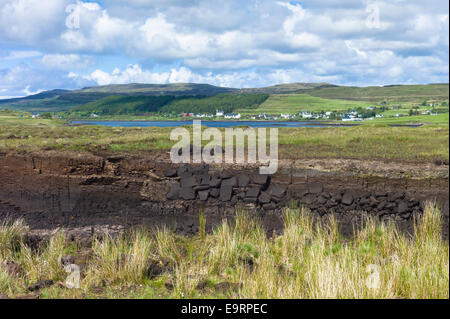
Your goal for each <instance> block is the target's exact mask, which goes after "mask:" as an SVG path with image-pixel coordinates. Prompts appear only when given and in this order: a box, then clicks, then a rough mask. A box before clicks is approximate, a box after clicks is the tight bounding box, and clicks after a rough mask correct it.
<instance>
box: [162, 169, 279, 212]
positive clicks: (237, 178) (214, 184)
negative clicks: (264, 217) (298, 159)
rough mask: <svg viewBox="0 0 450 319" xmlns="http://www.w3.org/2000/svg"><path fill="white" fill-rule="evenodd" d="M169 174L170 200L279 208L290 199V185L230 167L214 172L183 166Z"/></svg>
mask: <svg viewBox="0 0 450 319" xmlns="http://www.w3.org/2000/svg"><path fill="white" fill-rule="evenodd" d="M165 176H166V177H168V178H171V179H172V178H173V179H174V180H173V182H172V184H171V186H170V189H169V191H168V193H167V195H166V197H167V199H169V200H200V201H208V200H216V201H219V202H224V203H225V202H230V203H232V204H236V203H239V202H241V203H246V204H255V205H256V206H260V207H262V208H263V209H266V210H270V209H276V208H277V207H280V206H281V205H282V204H283V203H284V202H285V201H286V200H287V196H286V195H287V192H286V186H284V185H281V184H276V183H271V179H270V176H268V175H261V174H257V173H254V174H248V173H243V172H239V173H234V172H231V171H226V170H224V171H222V172H220V173H215V172H212V173H211V172H209V166H208V165H199V166H189V165H183V166H181V167H179V168H178V169H177V170H175V169H169V170H167V171H166V172H165Z"/></svg>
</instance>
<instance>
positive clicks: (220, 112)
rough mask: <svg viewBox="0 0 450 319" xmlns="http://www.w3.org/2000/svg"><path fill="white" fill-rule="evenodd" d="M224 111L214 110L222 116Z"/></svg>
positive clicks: (217, 114)
mask: <svg viewBox="0 0 450 319" xmlns="http://www.w3.org/2000/svg"><path fill="white" fill-rule="evenodd" d="M223 114H224V112H223V111H220V110H216V116H223Z"/></svg>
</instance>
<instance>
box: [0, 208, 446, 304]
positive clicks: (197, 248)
mask: <svg viewBox="0 0 450 319" xmlns="http://www.w3.org/2000/svg"><path fill="white" fill-rule="evenodd" d="M312 216H313V215H312V214H311V212H309V211H308V210H307V209H303V208H290V209H286V211H285V214H284V230H283V232H282V233H281V234H278V235H276V234H274V235H273V236H268V235H267V234H266V232H265V231H264V230H263V229H262V227H261V225H260V223H259V221H258V219H257V218H255V217H253V216H250V215H248V214H246V213H245V212H244V211H238V212H237V213H236V216H235V218H234V219H233V220H229V221H227V220H224V221H223V222H222V224H221V225H220V226H219V227H217V229H216V230H215V231H213V232H211V233H206V234H204V235H197V236H193V237H182V236H177V235H175V234H174V233H173V232H172V231H170V230H168V229H166V228H162V229H158V230H156V231H155V232H148V231H146V230H137V231H134V232H132V233H130V234H127V235H123V236H121V237H118V238H111V237H106V238H103V239H98V240H95V241H94V242H93V244H92V248H89V249H88V250H89V254H90V256H91V257H90V258H89V260H88V262H87V264H86V270H85V273H84V275H83V276H82V279H81V288H80V289H66V288H61V287H55V286H53V287H50V288H46V289H44V290H43V291H41V292H40V296H41V297H42V298H66V297H70V298H74V297H75V298H81V297H83V298H93V297H106V298H118V297H120V298H222V297H231V298H449V245H448V242H444V241H443V240H442V237H441V231H442V220H441V213H440V211H439V209H438V207H437V206H436V204H434V203H428V204H427V205H426V207H425V210H424V214H423V216H421V217H420V218H419V217H418V218H417V219H416V220H415V233H414V235H413V236H411V235H407V234H404V233H401V232H399V231H398V230H397V228H396V226H395V225H394V224H393V223H381V222H379V221H378V220H374V219H371V218H368V219H366V220H365V221H364V224H363V225H362V227H361V228H358V229H359V230H357V231H356V233H355V235H354V236H353V237H351V238H344V237H343V236H342V235H341V234H340V232H339V226H338V223H337V221H336V220H335V219H334V218H333V217H331V218H329V219H328V220H321V221H319V220H315V219H314V218H313V217H312ZM17 227H18V226H17V225H15V226H14V225H2V227H1V228H0V234H1V237H0V238H2V246H1V247H2V248H1V256H7V258H8V260H12V261H14V262H16V263H17V264H19V265H20V266H21V267H22V268H23V269H24V274H23V275H11V274H8V273H7V271H6V268H5V267H4V262H0V265H2V266H0V293H7V294H9V295H10V296H15V295H17V294H20V293H25V292H26V291H25V290H24V287H26V285H27V284H29V283H30V282H34V281H36V280H38V279H41V278H46V279H52V280H54V281H58V280H64V276H67V274H64V273H63V271H62V265H61V264H60V262H61V261H60V260H61V259H60V258H61V257H62V256H63V254H64V253H67V252H68V251H72V253H73V254H74V255H77V254H78V253H80V251H77V249H78V250H80V249H81V250H83V249H87V248H81V247H75V248H74V247H72V248H70V249H69V248H68V247H67V246H66V245H67V243H66V242H65V240H64V235H63V233H58V234H56V235H55V236H54V237H53V238H52V239H51V240H50V241H49V243H48V244H47V245H45V246H44V247H43V248H41V249H40V250H39V251H31V250H30V249H29V248H27V247H26V246H24V245H20V246H19V248H18V249H17V248H14V246H13V245H9V244H7V245H5V238H6V239H11V240H13V239H14V238H20V237H17V236H16V235H4V234H17V233H21V228H19V231H18V230H17ZM6 243H8V241H6ZM74 249H75V251H74ZM2 258H3V261H4V257H2ZM163 259H164V260H166V263H167V264H168V265H169V266H167V267H166V268H165V269H163V271H162V272H161V273H160V274H158V276H156V277H150V276H149V275H148V274H147V272H146V269H147V268H146V267H147V266H148V262H149V260H163ZM102 283H103V284H102ZM101 285H103V286H104V288H103V290H102V291H101V292H97V293H94V292H93V291H94V290H95V289H94V288H95V287H98V286H101ZM219 286H221V287H222V289H221V290H219V289H217V288H218V287H219Z"/></svg>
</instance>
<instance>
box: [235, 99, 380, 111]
mask: <svg viewBox="0 0 450 319" xmlns="http://www.w3.org/2000/svg"><path fill="white" fill-rule="evenodd" d="M370 105H373V104H371V103H369V102H359V101H345V100H332V99H323V98H320V97H315V96H310V95H308V94H277V95H271V96H270V97H269V98H268V99H267V100H266V101H265V102H264V103H263V104H261V105H260V106H259V107H258V108H256V109H239V110H238V112H240V113H241V114H259V113H267V114H278V115H279V114H281V113H298V112H300V111H311V112H319V111H346V110H348V109H350V108H357V107H367V106H370Z"/></svg>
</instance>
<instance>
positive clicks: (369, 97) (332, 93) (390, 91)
mask: <svg viewBox="0 0 450 319" xmlns="http://www.w3.org/2000/svg"><path fill="white" fill-rule="evenodd" d="M308 94H310V95H312V96H316V97H322V98H328V99H345V100H358V101H368V102H372V103H380V102H382V101H387V102H408V103H416V104H417V103H422V102H423V101H424V100H443V101H448V96H449V86H448V84H428V85H395V86H382V87H380V86H369V87H345V86H339V87H328V88H321V89H317V90H310V91H308Z"/></svg>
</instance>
